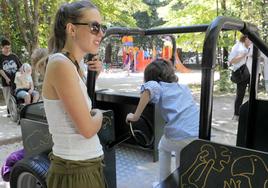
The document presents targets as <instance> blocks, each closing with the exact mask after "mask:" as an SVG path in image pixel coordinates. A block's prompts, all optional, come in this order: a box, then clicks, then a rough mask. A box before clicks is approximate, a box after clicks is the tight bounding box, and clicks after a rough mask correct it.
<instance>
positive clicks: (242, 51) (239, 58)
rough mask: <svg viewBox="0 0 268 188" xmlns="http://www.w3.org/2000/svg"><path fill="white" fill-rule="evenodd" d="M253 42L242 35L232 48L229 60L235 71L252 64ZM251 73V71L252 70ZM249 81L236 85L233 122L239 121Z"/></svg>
mask: <svg viewBox="0 0 268 188" xmlns="http://www.w3.org/2000/svg"><path fill="white" fill-rule="evenodd" d="M251 44H252V42H251V41H250V40H249V38H248V36H247V35H242V36H241V37H240V40H239V41H238V42H237V43H236V44H235V45H234V46H233V47H232V50H231V53H230V54H229V57H228V60H229V63H230V64H231V65H232V69H233V71H236V70H237V69H239V68H240V67H241V66H242V65H244V64H247V67H248V66H250V67H251V64H252V50H250V46H252V45H251ZM250 71H251V70H250ZM249 80H250V78H249V79H248V80H245V81H243V82H240V83H237V84H236V97H235V102H234V116H233V118H232V119H233V120H235V121H238V118H239V109H240V106H241V105H242V103H243V99H244V96H245V93H246V88H247V85H248V84H249Z"/></svg>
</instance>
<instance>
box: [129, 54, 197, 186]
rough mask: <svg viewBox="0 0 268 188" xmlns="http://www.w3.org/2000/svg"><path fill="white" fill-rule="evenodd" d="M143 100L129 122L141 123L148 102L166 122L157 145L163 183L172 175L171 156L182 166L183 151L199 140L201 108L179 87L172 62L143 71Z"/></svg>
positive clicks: (164, 62)
mask: <svg viewBox="0 0 268 188" xmlns="http://www.w3.org/2000/svg"><path fill="white" fill-rule="evenodd" d="M144 82H145V83H144V84H143V85H142V86H141V96H140V101H139V104H138V106H137V109H136V111H135V113H134V114H133V113H129V114H128V115H127V117H126V121H127V122H135V121H138V120H139V118H140V116H141V114H142V112H143V110H144V109H145V107H146V105H147V104H148V103H149V102H152V103H155V104H156V105H157V106H158V107H159V109H160V112H161V115H162V117H163V119H164V120H165V122H166V123H165V125H163V126H165V127H164V135H163V136H162V137H161V140H160V142H159V145H158V149H159V163H160V181H163V180H164V179H165V178H166V177H167V176H168V175H169V174H170V173H171V153H172V152H175V154H176V166H177V167H178V166H179V162H180V151H181V150H182V148H183V147H184V146H186V145H187V144H188V143H190V142H191V141H192V140H194V139H196V138H197V137H198V130H199V108H198V107H197V105H196V103H195V101H194V100H193V97H192V94H191V91H190V89H189V88H188V87H187V86H185V85H181V84H178V77H177V76H176V74H175V72H174V69H173V67H172V65H171V63H170V62H168V61H166V60H163V59H157V60H155V61H153V62H152V63H150V64H149V65H148V66H147V67H146V69H145V71H144Z"/></svg>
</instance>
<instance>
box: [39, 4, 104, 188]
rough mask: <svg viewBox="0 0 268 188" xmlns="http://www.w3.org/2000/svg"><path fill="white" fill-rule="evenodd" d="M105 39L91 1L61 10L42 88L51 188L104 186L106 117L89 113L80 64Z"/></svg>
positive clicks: (97, 64) (96, 68) (94, 67)
mask: <svg viewBox="0 0 268 188" xmlns="http://www.w3.org/2000/svg"><path fill="white" fill-rule="evenodd" d="M103 36H104V30H103V29H102V26H101V16H100V13H99V11H98V9H97V8H96V6H95V5H93V4H92V3H91V2H90V1H77V2H73V3H69V4H64V5H62V6H61V7H60V8H59V10H58V11H57V14H56V17H55V22H54V27H53V32H52V36H51V39H50V41H49V46H50V47H49V52H50V53H51V52H52V55H51V56H50V57H49V60H48V64H47V67H46V73H45V77H44V83H43V89H42V91H43V98H44V106H45V112H46V117H47V121H48V124H49V131H50V133H51V134H52V139H53V142H54V145H53V148H52V153H51V154H50V160H51V165H50V168H49V171H48V177H47V186H48V188H56V187H57V188H76V187H79V188H88V187H94V188H103V187H105V183H104V176H103V170H102V159H103V150H102V146H101V144H100V141H99V138H98V136H97V132H98V131H99V130H100V128H101V124H102V118H103V116H102V113H101V111H100V110H98V109H93V110H91V100H90V99H89V98H88V95H87V88H86V86H85V84H84V82H83V80H82V77H83V73H82V70H81V68H80V67H79V64H78V62H80V61H81V60H82V59H83V57H84V56H85V55H86V54H87V53H91V54H97V53H98V50H99V46H100V42H101V39H102V37H103ZM89 63H90V65H89V69H90V70H92V71H100V69H101V66H100V64H101V63H100V61H98V60H96V61H91V62H89ZM93 114H94V115H93Z"/></svg>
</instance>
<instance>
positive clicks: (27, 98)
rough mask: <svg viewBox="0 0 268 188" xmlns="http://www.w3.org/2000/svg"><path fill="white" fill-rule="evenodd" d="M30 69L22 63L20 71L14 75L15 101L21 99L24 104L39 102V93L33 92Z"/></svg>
mask: <svg viewBox="0 0 268 188" xmlns="http://www.w3.org/2000/svg"><path fill="white" fill-rule="evenodd" d="M31 75H32V68H31V65H30V64H28V63H23V64H22V66H21V68H20V71H19V72H17V73H16V76H15V81H14V82H15V84H16V90H15V95H16V97H17V99H23V100H24V103H25V104H30V103H35V102H37V101H38V100H39V92H38V91H36V90H34V83H33V79H32V76H31Z"/></svg>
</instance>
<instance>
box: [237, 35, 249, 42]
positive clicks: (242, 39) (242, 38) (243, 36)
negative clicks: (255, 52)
mask: <svg viewBox="0 0 268 188" xmlns="http://www.w3.org/2000/svg"><path fill="white" fill-rule="evenodd" d="M246 38H248V36H247V35H241V37H240V39H239V41H240V42H243V43H244V42H245V41H246Z"/></svg>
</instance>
